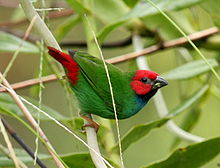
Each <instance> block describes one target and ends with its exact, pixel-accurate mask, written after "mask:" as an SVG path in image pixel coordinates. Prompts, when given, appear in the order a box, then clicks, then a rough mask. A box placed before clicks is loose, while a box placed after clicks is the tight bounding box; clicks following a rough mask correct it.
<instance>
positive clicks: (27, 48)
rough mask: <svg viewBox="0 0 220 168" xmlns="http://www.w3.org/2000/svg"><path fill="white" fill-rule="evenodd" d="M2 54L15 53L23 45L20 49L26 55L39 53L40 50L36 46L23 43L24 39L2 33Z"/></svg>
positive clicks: (0, 49) (0, 44)
mask: <svg viewBox="0 0 220 168" xmlns="http://www.w3.org/2000/svg"><path fill="white" fill-rule="evenodd" d="M0 39H1V40H0V52H15V51H16V50H17V49H18V48H19V45H21V43H23V46H22V47H21V48H20V49H19V51H20V52H24V53H38V52H39V49H38V47H37V46H36V45H34V44H32V43H29V42H27V41H23V40H22V39H20V38H18V37H16V36H14V35H11V34H8V33H5V32H2V31H0Z"/></svg>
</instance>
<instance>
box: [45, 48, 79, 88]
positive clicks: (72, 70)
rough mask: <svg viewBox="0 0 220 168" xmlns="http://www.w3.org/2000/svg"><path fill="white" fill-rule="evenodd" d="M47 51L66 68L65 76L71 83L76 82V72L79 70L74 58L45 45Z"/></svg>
mask: <svg viewBox="0 0 220 168" xmlns="http://www.w3.org/2000/svg"><path fill="white" fill-rule="evenodd" d="M47 48H48V50H49V51H48V53H49V54H50V55H51V56H52V57H54V58H55V59H56V60H57V61H59V62H60V63H61V64H62V65H63V67H64V68H66V69H67V71H68V73H67V77H68V78H69V80H70V81H71V83H72V84H73V85H75V84H76V81H77V80H78V72H79V66H78V64H77V63H76V61H74V59H73V58H72V57H71V56H70V55H69V54H66V53H64V52H62V51H59V50H57V49H55V48H53V47H47Z"/></svg>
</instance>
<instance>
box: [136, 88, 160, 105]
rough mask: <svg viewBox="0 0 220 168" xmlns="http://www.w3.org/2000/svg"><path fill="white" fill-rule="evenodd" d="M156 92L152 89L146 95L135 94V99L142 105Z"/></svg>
mask: <svg viewBox="0 0 220 168" xmlns="http://www.w3.org/2000/svg"><path fill="white" fill-rule="evenodd" d="M156 93H157V90H152V91H150V92H149V93H148V94H146V95H137V99H138V101H139V103H140V104H141V105H142V106H144V105H145V104H146V103H147V102H148V101H149V100H150V98H151V97H152V96H154V95H155V94H156Z"/></svg>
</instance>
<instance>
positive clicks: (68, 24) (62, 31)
mask: <svg viewBox="0 0 220 168" xmlns="http://www.w3.org/2000/svg"><path fill="white" fill-rule="evenodd" d="M79 21H80V17H79V15H77V14H75V15H73V16H72V17H69V18H68V19H67V20H66V21H65V22H64V23H62V24H61V25H60V26H58V27H57V29H56V37H57V39H58V40H61V39H62V38H63V37H64V36H65V35H66V34H67V33H68V32H69V31H70V30H72V28H73V27H74V26H75V25H76V24H77V23H79Z"/></svg>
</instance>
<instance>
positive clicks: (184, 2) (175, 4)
mask: <svg viewBox="0 0 220 168" xmlns="http://www.w3.org/2000/svg"><path fill="white" fill-rule="evenodd" d="M202 1H204V0H181V1H180V0H179V1H173V0H166V1H164V0H154V3H155V4H156V5H157V6H158V7H160V8H161V10H163V11H177V10H182V9H184V8H187V7H190V6H193V5H196V4H198V3H200V2H202ZM156 14H159V11H158V10H157V9H155V8H154V7H153V6H151V5H150V4H149V3H147V2H143V1H140V3H138V4H137V5H136V6H135V7H134V8H133V9H132V10H131V11H130V12H128V13H126V14H125V15H124V16H122V17H119V18H118V20H116V21H115V22H113V23H111V24H109V25H107V26H106V27H104V28H103V29H102V30H101V31H100V33H99V34H98V39H99V40H100V41H103V40H104V39H105V38H106V36H107V35H108V34H109V33H110V32H111V31H112V30H114V29H115V28H117V27H118V26H121V25H122V24H124V23H125V22H126V21H128V20H130V19H133V18H139V17H148V16H152V15H156Z"/></svg>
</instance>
